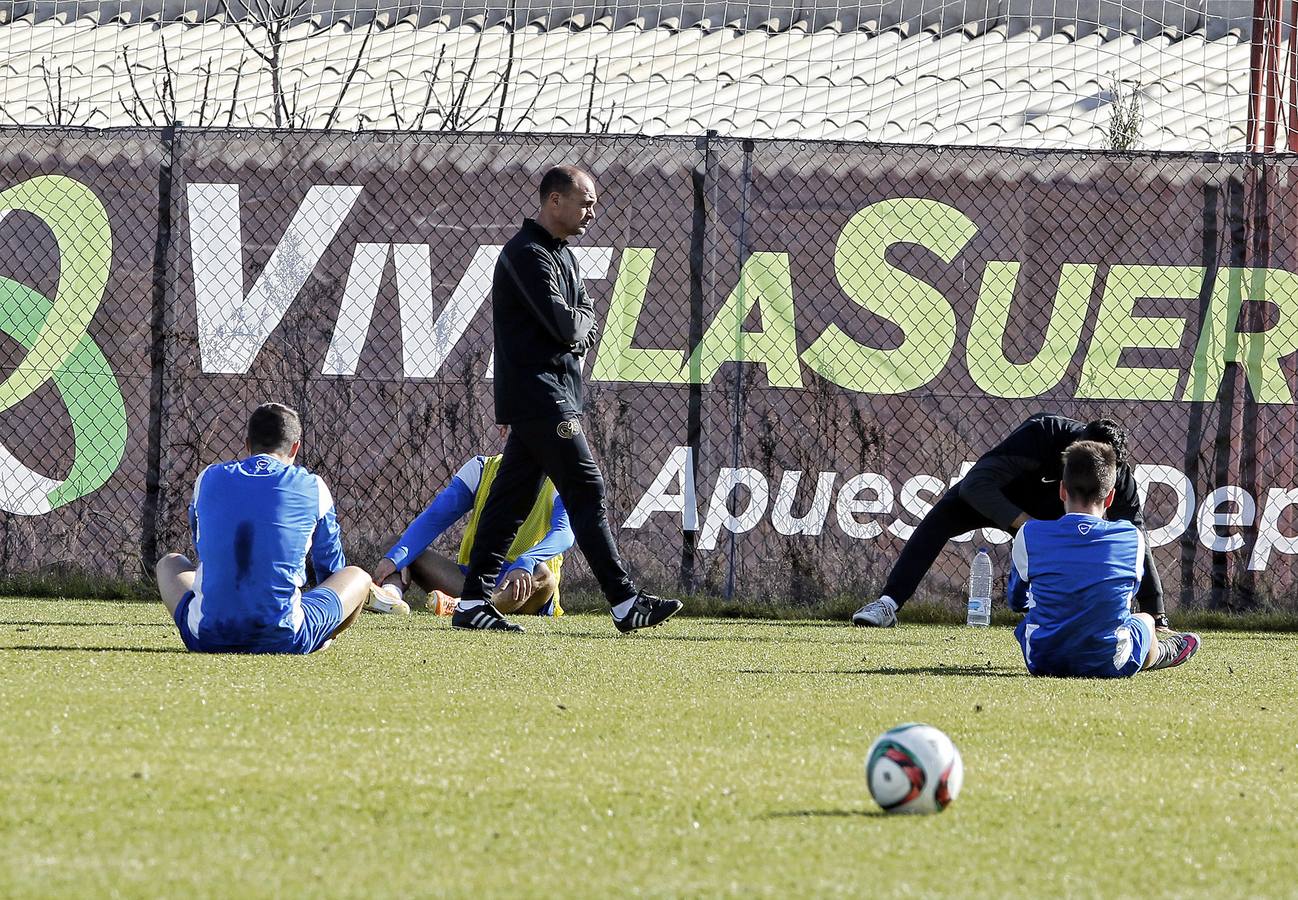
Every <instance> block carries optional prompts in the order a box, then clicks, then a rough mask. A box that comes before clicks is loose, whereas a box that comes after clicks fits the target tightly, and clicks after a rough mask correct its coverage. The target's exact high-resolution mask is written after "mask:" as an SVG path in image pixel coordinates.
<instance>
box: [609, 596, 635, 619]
mask: <svg viewBox="0 0 1298 900" xmlns="http://www.w3.org/2000/svg"><path fill="white" fill-rule="evenodd" d="M633 606H635V597H632V598H631V599H630V600H623V601H622V602H621V603H619V604H618V605H617V606H614V607H613V608H612V609H611V610H610V612H612V613H613V618H615V619H625V618H626V614H627V613H629V612H630V611H631V607H633Z"/></svg>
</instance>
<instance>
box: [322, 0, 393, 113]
mask: <svg viewBox="0 0 1298 900" xmlns="http://www.w3.org/2000/svg"><path fill="white" fill-rule="evenodd" d="M377 21H378V16H375V17H374V18H372V19H370V24H369V26H368V27H367V28H366V29H365V37H364V38H362V39H361V48H360V50H358V51H357V52H356V59H355V61H354V62H353V63H352V67H351V71H349V72H348V73H347V77H346V78H345V79H343V86H342V89H341V90H340V91H338V99H337V100H336V101H334V105H333V109H331V110H329V115H328V116H326V117H325V125H324V127H325V128H332V127H333V125H334V122H335V121H337V119H338V110H339V109H340V108H341V107H342V105H343V98H344V97H346V96H347V89H348V88H350V87H351V86H352V79H354V78H355V77H356V73H357V72H359V71H360V68H361V62H362V61H363V60H364V59H365V50H366V48H367V47H368V46H369V43H370V38H371V37H372V36H373V35H374V23H375V22H377ZM388 87H389V89H390V88H391V85H389V86H388ZM396 106H397V98H396V95H395V94H393V96H392V109H393V112H395V111H396Z"/></svg>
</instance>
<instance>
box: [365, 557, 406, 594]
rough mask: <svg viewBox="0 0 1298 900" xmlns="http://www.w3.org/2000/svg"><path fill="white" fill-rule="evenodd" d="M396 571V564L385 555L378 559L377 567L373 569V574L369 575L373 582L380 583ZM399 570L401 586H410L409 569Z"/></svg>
mask: <svg viewBox="0 0 1298 900" xmlns="http://www.w3.org/2000/svg"><path fill="white" fill-rule="evenodd" d="M397 571H398V570H397V564H396V563H394V562H393V561H392V560H390V559H388V558H387V557H386V556H385V557H383V558H382V559H381V560H379V564H378V567H377V568H376V569H375V570H374V574H373V575H372V576H370V577H371V578H372V579H373V581H374V583H375V584H379V585H381V584H383V582H385V581H387V580H388V579H389V578H391V577H392V576H393V575H395V574H396V573H397ZM400 572H401V585H402V587H410V570H409V569H401V570H400Z"/></svg>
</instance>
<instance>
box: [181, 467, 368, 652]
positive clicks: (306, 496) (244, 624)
mask: <svg viewBox="0 0 1298 900" xmlns="http://www.w3.org/2000/svg"><path fill="white" fill-rule="evenodd" d="M189 522H190V529H191V530H192V532H193V537H194V547H195V549H197V551H198V571H197V572H196V573H195V575H194V599H193V600H192V601H191V602H190V605H189V610H188V617H187V624H188V626H189V629H190V631H191V632H193V633H194V634H195V635H196V636H199V637H200V638H201V639H202V640H203V642H204V643H205V644H207V645H210V646H219V645H222V644H229V645H231V646H257V645H259V644H260V643H263V641H264V642H266V643H273V642H276V641H281V640H282V639H283V634H284V629H287V630H288V631H289V632H296V631H297V630H298V629H299V628H301V627H302V620H303V613H302V606H301V597H302V587H303V586H304V585H305V584H306V560H307V555H308V554H310V556H311V562H312V565H313V567H314V568H315V576H316V580H317V581H324V579H326V578H328V577H329V576H330V575H331V574H333V573H334V572H337V571H339V570H340V569H342V568H344V567H345V566H346V565H347V560H346V557H345V556H344V555H343V549H342V534H341V531H340V529H339V527H338V517H337V513H336V511H335V510H334V502H333V496H332V495H331V494H330V492H329V488H328V486H326V485H325V482H324V479H323V478H321V477H320V476H319V475H315V474H313V473H311V472H308V471H307V470H306V469H304V468H302V467H301V466H290V465H285V464H284V463H283V462H281V461H280V460H278V459H276V458H275V457H273V456H269V455H266V454H259V455H256V456H250V457H248V458H247V459H244V460H234V461H231V462H223V463H217V464H215V465H211V466H208V467H207V468H206V469H204V470H203V471H202V473H201V474H200V475H199V476H198V480H197V481H195V482H194V499H193V502H192V503H191V504H190V507H189Z"/></svg>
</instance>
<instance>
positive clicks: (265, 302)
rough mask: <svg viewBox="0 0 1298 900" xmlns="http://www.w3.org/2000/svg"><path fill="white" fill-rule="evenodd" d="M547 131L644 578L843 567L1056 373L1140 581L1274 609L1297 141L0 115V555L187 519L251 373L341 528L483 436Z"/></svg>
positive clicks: (953, 549)
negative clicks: (1073, 142)
mask: <svg viewBox="0 0 1298 900" xmlns="http://www.w3.org/2000/svg"><path fill="white" fill-rule="evenodd" d="M564 161H566V162H575V163H577V164H579V165H582V166H585V167H587V168H589V170H590V171H591V172H592V173H593V174H594V176H595V179H596V181H597V183H598V186H599V189H600V193H601V201H600V209H599V215H598V218H597V220H596V223H595V225H594V227H593V228H592V229H591V230H590V232H589V233H588V234H587V235H586V236H585V237H584V238H582V239H581V240H580V242H579V245H578V246H577V252H578V258H579V260H580V263H581V266H582V268H583V275H584V278H585V280H586V282H587V285H588V290H589V291H590V293H591V295H592V297H593V298H594V299H595V301H596V304H597V310H598V312H599V315H600V317H601V320H602V335H601V339H600V342H599V344H598V346H597V347H596V349H595V350H594V351H593V352H592V353H591V354H590V356H589V357H588V358H587V377H588V383H589V385H590V389H589V400H590V402H589V404H588V412H587V416H586V430H587V433H588V435H589V437H590V440H591V442H592V444H593V446H594V448H595V451H596V454H597V458H598V459H599V460H600V462H601V464H602V466H603V468H604V471H605V474H606V477H607V480H608V484H609V492H610V502H611V505H612V509H611V516H612V519H613V521H614V525H615V529H616V535H617V538H618V541H619V543H620V546H621V549H622V552H623V554H624V556H625V557H626V558H627V560H628V561H629V563H630V564H631V567H632V568H633V570H634V571H635V572H636V574H637V576H638V577H639V578H640V579H642V580H643V581H644V582H646V583H647V584H649V585H650V586H652V587H655V588H661V589H663V590H672V589H678V588H683V589H687V590H695V591H703V592H707V593H712V594H728V593H733V595H734V596H735V597H737V598H739V599H741V600H742V601H743V602H746V603H754V604H756V603H761V602H768V601H771V600H779V601H793V602H814V601H817V600H820V599H822V598H824V597H827V596H833V595H838V594H855V595H859V596H863V597H869V596H872V595H873V592H874V591H876V590H877V589H878V587H879V585H880V584H881V583H882V580H883V578H884V577H885V576H886V574H887V571H888V568H889V566H890V565H891V562H892V560H894V559H895V557H896V554H897V552H898V550H899V549H900V547H901V545H902V542H903V541H904V540H905V538H906V537H908V536H909V534H910V533H911V531H912V529H913V527H914V525H915V523H916V522H917V521H918V519H919V517H920V516H922V515H923V513H924V512H925V511H926V510H927V509H928V508H929V507H930V506H931V505H932V504H933V503H934V502H935V501H936V499H937V498H938V497H939V496H940V495H941V493H942V492H943V491H944V490H945V489H946V487H947V486H948V485H950V484H951V483H953V481H954V480H955V479H957V478H958V477H959V476H960V474H961V472H962V470H963V468H964V467H965V466H966V465H967V464H969V463H970V462H972V461H973V460H974V459H976V458H977V456H978V455H979V454H980V453H981V452H983V451H984V450H986V449H988V448H989V447H991V446H992V445H993V444H995V443H996V442H997V441H998V440H999V439H1000V438H1001V437H1002V436H1004V435H1005V434H1006V433H1008V432H1009V431H1010V430H1011V429H1012V428H1013V427H1014V426H1015V425H1016V424H1017V423H1019V422H1021V421H1022V420H1023V419H1025V418H1026V417H1027V416H1028V415H1030V414H1032V413H1034V412H1037V411H1040V410H1049V411H1055V412H1060V413H1063V414H1066V415H1070V416H1073V417H1075V418H1081V419H1085V418H1090V417H1095V416H1099V415H1109V416H1112V417H1114V418H1117V419H1119V420H1121V421H1122V422H1124V423H1125V424H1126V426H1127V427H1128V428H1129V430H1130V433H1131V457H1132V461H1133V464H1134V466H1135V472H1136V476H1137V479H1138V482H1139V483H1140V485H1141V490H1142V493H1143V494H1144V495H1145V512H1146V523H1147V527H1148V530H1149V536H1150V542H1151V544H1153V545H1154V546H1155V547H1156V549H1155V551H1154V553H1155V559H1156V561H1157V563H1158V565H1159V567H1160V570H1161V573H1162V576H1163V580H1164V584H1165V587H1166V590H1167V593H1168V597H1169V601H1170V602H1169V605H1170V606H1172V607H1173V608H1175V607H1177V606H1178V605H1179V606H1180V607H1182V608H1185V607H1197V608H1202V607H1214V608H1223V609H1231V610H1240V609H1256V608H1283V609H1288V610H1291V611H1292V610H1294V609H1296V608H1298V604H1296V601H1295V600H1294V596H1293V576H1292V570H1291V556H1292V554H1294V553H1295V552H1298V537H1296V535H1298V521H1295V504H1298V479H1296V478H1295V472H1294V441H1295V415H1294V405H1293V396H1294V395H1293V390H1294V388H1295V384H1296V382H1298V371H1296V366H1295V353H1296V351H1298V275H1295V274H1294V269H1295V268H1296V266H1295V260H1294V259H1293V258H1292V256H1293V247H1292V241H1291V239H1290V233H1291V231H1290V226H1289V223H1290V222H1291V219H1290V216H1291V215H1292V203H1293V201H1292V199H1291V198H1292V196H1293V192H1292V190H1291V188H1290V184H1291V181H1292V177H1293V176H1292V174H1291V173H1292V172H1293V162H1292V160H1289V159H1287V158H1268V159H1265V160H1262V159H1260V158H1249V157H1242V156H1241V157H1229V156H1201V155H1169V154H1163V155H1116V154H1099V153H1096V154H1081V153H1064V152H1059V153H1044V152H1026V151H998V150H987V149H945V150H944V149H940V148H939V149H926V148H904V147H889V146H880V145H851V144H817V143H796V142H779V141H772V142H752V141H736V140H722V139H718V138H715V137H701V138H697V139H652V138H630V137H627V138H616V137H607V136H605V137H579V138H563V137H554V136H523V135H424V136H417V135H409V134H402V135H390V134H364V135H340V134H326V133H313V134H308V133H284V132H256V131H247V132H240V131H220V132H212V131H192V132H191V131H186V130H183V129H182V130H178V131H172V130H157V129H148V130H143V129H142V130H128V131H121V132H110V133H93V134H92V133H79V132H74V131H68V130H64V129H59V130H48V131H42V130H32V129H14V130H8V131H0V191H2V193H0V209H5V210H8V212H7V214H5V215H4V217H3V219H0V246H3V247H4V248H5V263H4V264H3V268H2V269H0V302H2V304H3V305H2V306H0V330H3V332H4V334H5V337H4V338H0V342H2V345H3V347H4V359H3V366H4V369H3V371H4V373H5V380H4V382H3V384H2V385H0V408H3V412H2V413H0V429H2V431H0V445H2V446H3V450H0V507H3V509H4V512H3V513H2V514H0V569H2V570H3V572H4V573H6V574H8V575H14V574H16V573H26V572H51V571H61V572H81V573H87V574H90V575H92V577H96V578H124V579H135V578H139V577H141V576H142V575H143V573H144V572H146V571H147V568H148V564H149V563H150V562H151V561H152V559H154V558H156V556H157V555H159V554H160V553H162V552H165V551H167V550H171V549H186V548H187V547H188V545H189V539H188V534H187V523H186V516H185V507H186V504H187V502H188V499H189V492H190V489H191V486H192V483H193V480H194V477H195V476H196V475H197V474H198V472H199V471H200V469H201V468H202V467H203V466H204V465H206V464H208V463H211V462H214V461H217V460H220V459H227V458H232V457H236V456H238V455H240V453H241V449H242V442H243V428H244V424H245V422H246V418H247V414H248V412H249V411H250V409H251V408H252V407H253V406H254V405H255V404H256V403H258V402H260V401H264V400H268V399H275V400H280V401H283V402H286V403H289V404H290V405H293V406H295V407H297V408H298V409H299V410H300V411H301V412H302V415H303V420H304V425H305V428H306V434H305V440H304V447H303V456H302V460H301V461H302V462H304V463H305V464H306V465H308V466H309V467H311V468H312V469H314V470H315V471H317V472H319V473H320V474H321V475H323V476H324V477H325V479H326V480H327V482H328V483H329V484H330V486H331V488H332V490H333V493H334V495H335V497H336V499H337V502H338V506H339V510H340V517H341V520H342V524H343V530H344V537H345V541H346V543H347V546H348V548H349V552H350V554H351V555H352V557H353V561H355V562H358V563H361V564H365V565H369V564H372V563H374V562H375V561H376V559H377V557H378V555H379V554H380V553H381V552H382V548H384V547H385V546H386V543H387V541H388V540H389V539H390V538H392V537H393V536H394V535H395V534H397V533H398V532H399V531H400V530H401V529H402V528H403V527H404V525H406V524H407V523H408V522H409V521H410V520H411V519H413V517H414V516H415V515H416V514H417V513H418V512H419V511H420V510H421V509H423V507H424V506H425V505H426V504H427V503H428V502H429V501H430V500H431V499H432V497H433V496H434V495H435V493H436V492H437V491H438V490H440V489H441V488H442V487H444V486H445V485H446V484H447V482H448V480H449V478H450V476H451V475H452V473H453V472H455V471H456V469H457V468H458V467H459V466H460V465H461V464H462V463H463V462H464V460H465V459H466V458H468V457H469V456H471V455H474V454H477V453H488V452H497V451H498V450H499V447H500V445H501V444H500V439H499V436H498V434H497V432H496V429H495V428H494V425H493V415H492V412H493V411H492V402H491V384H490V381H489V377H490V357H491V349H492V348H491V338H490V300H489V293H490V279H491V272H492V267H493V265H494V262H495V257H496V253H497V250H498V248H499V246H500V245H502V244H503V243H504V242H505V241H506V240H508V239H509V237H511V236H512V234H513V233H514V232H515V230H516V229H517V227H518V225H519V223H520V220H521V218H522V216H524V215H530V214H531V213H532V212H533V210H534V208H535V205H536V201H535V186H536V184H537V182H538V180H539V177H540V174H541V173H542V172H543V171H544V169H545V168H547V167H548V166H550V165H552V164H554V163H557V162H564ZM453 531H454V529H453ZM1007 540H1008V536H1007V535H1005V534H1003V533H1000V532H995V531H988V532H985V533H983V534H981V535H974V536H971V537H966V538H965V539H964V540H962V541H957V542H953V543H952V544H951V545H949V547H948V549H947V550H946V551H945V552H944V554H943V555H942V556H941V558H940V559H939V561H938V564H937V566H936V567H935V569H934V571H933V572H932V573H931V575H930V577H929V578H928V579H927V580H926V581H925V582H924V585H923V588H922V591H923V592H924V593H926V594H928V595H930V596H937V597H940V598H944V599H948V600H952V601H954V599H955V598H956V596H957V593H958V584H959V582H961V581H962V580H963V579H964V577H965V576H966V574H967V571H968V568H967V566H968V562H967V560H968V558H969V556H970V555H971V554H972V549H973V547H974V546H976V545H977V543H983V542H986V543H990V544H992V545H993V551H994V553H995V554H996V556H997V559H998V563H999V569H998V571H999V572H1001V573H1004V572H1005V571H1006V570H1007V568H1008V546H1007ZM584 573H585V570H584V564H583V562H582V561H581V559H580V554H577V553H574V554H572V555H571V557H570V562H569V564H568V566H567V567H566V568H565V580H566V582H567V583H568V584H572V585H580V584H581V583H582V582H583V580H584ZM587 583H589V582H587Z"/></svg>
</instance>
